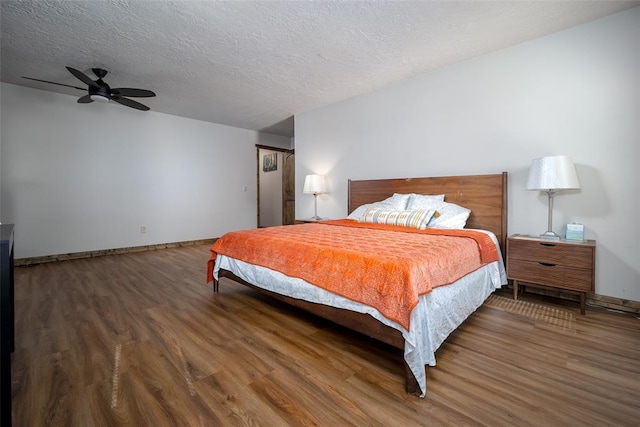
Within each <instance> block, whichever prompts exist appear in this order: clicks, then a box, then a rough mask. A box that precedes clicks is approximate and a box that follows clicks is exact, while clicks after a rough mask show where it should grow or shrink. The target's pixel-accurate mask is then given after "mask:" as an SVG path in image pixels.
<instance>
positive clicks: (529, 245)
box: [509, 239, 593, 269]
mask: <svg viewBox="0 0 640 427" xmlns="http://www.w3.org/2000/svg"><path fill="white" fill-rule="evenodd" d="M509 258H510V259H511V260H517V259H518V260H525V261H537V262H544V263H548V264H557V265H568V266H572V267H578V268H586V269H591V268H592V266H593V248H592V247H589V246H581V245H573V244H570V243H556V242H545V241H539V240H535V241H532V240H525V239H521V240H519V239H511V240H510V241H509Z"/></svg>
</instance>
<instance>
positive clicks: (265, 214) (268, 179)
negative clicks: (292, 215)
mask: <svg viewBox="0 0 640 427" xmlns="http://www.w3.org/2000/svg"><path fill="white" fill-rule="evenodd" d="M265 154H275V155H276V156H277V158H278V169H276V170H274V171H269V172H264V171H263V170H262V161H263V159H264V155H265ZM258 162H259V166H258V170H259V172H258V173H259V176H260V224H258V225H259V226H261V227H271V226H274V225H282V168H283V166H284V159H283V153H282V152H281V151H273V150H266V149H263V148H261V149H260V150H259V154H258Z"/></svg>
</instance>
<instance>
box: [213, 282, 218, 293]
mask: <svg viewBox="0 0 640 427" xmlns="http://www.w3.org/2000/svg"><path fill="white" fill-rule="evenodd" d="M213 293H214V294H217V293H218V279H213Z"/></svg>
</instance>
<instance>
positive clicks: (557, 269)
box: [508, 258, 593, 292]
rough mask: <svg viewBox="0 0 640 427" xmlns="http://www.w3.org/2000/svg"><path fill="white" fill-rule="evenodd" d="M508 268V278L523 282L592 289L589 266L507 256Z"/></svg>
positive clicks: (573, 288)
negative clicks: (581, 266) (582, 266)
mask: <svg viewBox="0 0 640 427" xmlns="http://www.w3.org/2000/svg"><path fill="white" fill-rule="evenodd" d="M590 266H591V265H589V267H590ZM508 270H509V271H508V276H509V278H511V279H516V280H520V281H523V282H529V283H535V284H541V285H551V286H555V287H559V288H564V289H572V290H576V291H584V292H588V291H592V290H593V289H592V285H593V271H592V270H591V268H580V267H575V266H569V265H561V264H555V263H552V262H551V263H548V262H544V263H543V262H536V261H525V260H521V259H514V258H509V266H508Z"/></svg>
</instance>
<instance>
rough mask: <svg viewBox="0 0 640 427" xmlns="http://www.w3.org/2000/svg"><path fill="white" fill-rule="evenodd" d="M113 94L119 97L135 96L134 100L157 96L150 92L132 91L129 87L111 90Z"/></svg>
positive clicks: (143, 90) (144, 90)
mask: <svg viewBox="0 0 640 427" xmlns="http://www.w3.org/2000/svg"><path fill="white" fill-rule="evenodd" d="M111 94H113V95H117V96H133V97H134V98H151V97H153V96H156V94H155V93H153V92H152V91H150V90H146V89H132V88H128V87H119V88H116V89H111Z"/></svg>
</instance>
